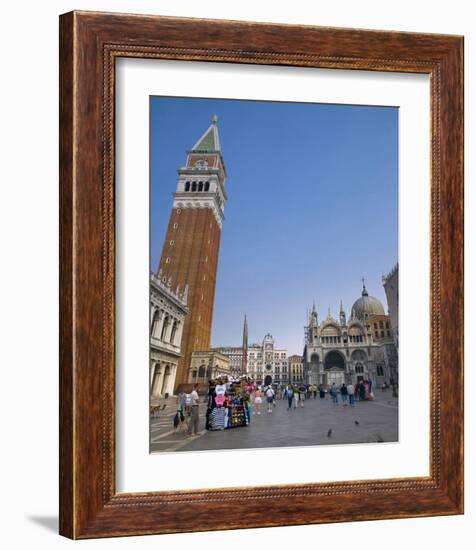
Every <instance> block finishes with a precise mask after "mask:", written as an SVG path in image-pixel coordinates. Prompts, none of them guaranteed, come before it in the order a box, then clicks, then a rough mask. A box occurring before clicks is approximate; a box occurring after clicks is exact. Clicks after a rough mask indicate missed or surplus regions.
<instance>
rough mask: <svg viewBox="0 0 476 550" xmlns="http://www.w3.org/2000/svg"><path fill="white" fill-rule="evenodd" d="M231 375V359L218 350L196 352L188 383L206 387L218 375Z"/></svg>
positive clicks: (191, 364) (193, 356)
mask: <svg viewBox="0 0 476 550" xmlns="http://www.w3.org/2000/svg"><path fill="white" fill-rule="evenodd" d="M223 374H225V375H227V374H230V359H229V358H228V357H227V356H226V355H224V354H223V353H220V352H218V351H216V350H214V351H194V352H193V353H192V361H191V363H190V370H189V376H188V383H189V384H190V385H191V384H200V386H202V387H206V385H207V384H208V381H209V380H210V379H212V378H216V377H217V376H218V375H223Z"/></svg>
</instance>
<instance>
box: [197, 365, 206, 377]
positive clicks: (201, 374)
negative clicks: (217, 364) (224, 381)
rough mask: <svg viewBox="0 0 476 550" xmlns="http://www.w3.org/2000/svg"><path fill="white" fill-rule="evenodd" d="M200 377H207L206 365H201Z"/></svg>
mask: <svg viewBox="0 0 476 550" xmlns="http://www.w3.org/2000/svg"><path fill="white" fill-rule="evenodd" d="M198 378H199V380H201V379H202V378H205V365H201V366H200V367H199V369H198Z"/></svg>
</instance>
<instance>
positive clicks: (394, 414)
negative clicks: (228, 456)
mask: <svg viewBox="0 0 476 550" xmlns="http://www.w3.org/2000/svg"><path fill="white" fill-rule="evenodd" d="M205 411H206V405H205V404H204V403H200V427H201V428H202V431H201V432H200V433H199V434H198V435H196V436H192V437H188V436H187V434H186V432H185V431H178V430H174V428H173V417H174V414H175V403H174V401H173V400H169V403H167V407H166V408H165V410H164V411H163V413H162V415H161V416H159V418H157V419H153V420H151V445H150V450H151V452H164V451H169V452H170V451H205V450H220V449H250V448H252V449H258V448H265V447H296V446H309V445H336V444H346V443H372V442H375V443H381V442H394V441H398V401H397V399H396V398H393V397H392V392H391V390H387V391H379V390H376V391H375V399H374V400H373V401H362V402H359V401H357V402H356V403H355V407H350V406H349V405H347V406H345V405H343V404H342V402H341V401H340V399H339V404H338V405H334V404H333V403H332V400H331V399H330V398H329V399H320V398H319V397H317V399H314V398H311V399H307V400H306V401H305V402H304V408H301V407H298V408H297V409H294V408H293V409H291V410H288V402H287V400H277V401H276V407H274V408H273V412H272V413H267V412H266V405H265V404H263V405H262V410H261V414H260V415H253V416H252V419H251V424H250V425H249V426H246V427H241V428H233V429H229V430H223V431H207V430H204V429H203V428H204V427H205ZM329 430H331V433H330V435H328V433H329Z"/></svg>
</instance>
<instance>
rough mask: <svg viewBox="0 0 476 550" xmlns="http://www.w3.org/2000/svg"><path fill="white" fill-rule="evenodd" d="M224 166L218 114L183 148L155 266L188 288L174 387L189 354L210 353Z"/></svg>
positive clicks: (185, 372)
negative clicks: (159, 256) (181, 166)
mask: <svg viewBox="0 0 476 550" xmlns="http://www.w3.org/2000/svg"><path fill="white" fill-rule="evenodd" d="M225 179H226V169H225V164H224V161H223V157H222V153H221V146H220V139H219V134H218V125H217V117H216V116H215V117H213V122H212V124H211V125H210V126H209V127H208V128H207V130H206V131H205V132H204V134H203V135H202V136H201V137H200V139H199V140H198V141H197V142H196V143H195V145H194V146H193V147H192V148H191V149H190V150H189V151H187V158H186V162H185V166H184V167H183V168H180V169H179V170H178V181H177V187H176V192H175V193H174V195H173V205H172V213H171V215H170V219H169V224H168V228H167V233H166V237H165V241H164V246H163V249H162V256H161V259H160V264H159V269H160V270H161V272H162V274H163V276H164V277H165V278H166V279H169V278H171V279H172V281H174V284H178V285H180V287H184V286H185V285H187V286H188V303H187V305H188V309H189V314H188V315H187V317H186V319H185V322H184V326H183V335H182V342H181V352H182V353H181V357H180V358H179V362H178V367H177V376H176V380H175V391H177V390H178V389H179V387H180V386H181V385H183V384H187V383H188V379H189V372H190V365H191V362H192V354H193V352H194V351H209V350H210V341H211V329H212V317H213V305H214V300H215V284H216V274H217V267H218V255H219V249H220V238H221V228H222V224H223V220H224V208H225V202H226V200H227V195H226V191H225Z"/></svg>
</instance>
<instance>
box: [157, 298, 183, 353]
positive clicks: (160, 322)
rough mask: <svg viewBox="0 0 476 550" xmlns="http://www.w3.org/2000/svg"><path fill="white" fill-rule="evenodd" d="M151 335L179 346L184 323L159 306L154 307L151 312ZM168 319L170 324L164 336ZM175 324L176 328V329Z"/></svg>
mask: <svg viewBox="0 0 476 550" xmlns="http://www.w3.org/2000/svg"><path fill="white" fill-rule="evenodd" d="M150 317H151V336H153V337H154V338H157V339H158V340H160V341H161V342H164V343H170V344H172V345H174V346H179V345H180V342H181V340H182V330H183V323H181V322H180V321H179V320H178V319H176V318H174V317H173V316H172V315H171V314H170V313H168V312H166V311H165V310H163V309H160V308H159V307H152V312H151V316H150ZM167 319H168V324H167V326H166V329H165V333H164V335H163V337H162V331H163V329H164V323H165V322H166V320H167ZM174 325H175V330H174ZM173 331H174V332H173Z"/></svg>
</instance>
